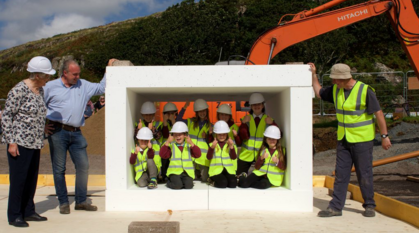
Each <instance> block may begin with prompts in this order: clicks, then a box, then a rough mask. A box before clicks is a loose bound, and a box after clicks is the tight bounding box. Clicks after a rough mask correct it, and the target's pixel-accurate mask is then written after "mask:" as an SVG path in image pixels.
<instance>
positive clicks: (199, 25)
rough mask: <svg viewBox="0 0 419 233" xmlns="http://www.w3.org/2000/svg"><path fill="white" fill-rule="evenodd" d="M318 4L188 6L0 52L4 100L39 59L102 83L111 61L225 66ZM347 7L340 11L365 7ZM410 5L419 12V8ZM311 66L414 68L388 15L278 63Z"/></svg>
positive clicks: (281, 1) (255, 0)
mask: <svg viewBox="0 0 419 233" xmlns="http://www.w3.org/2000/svg"><path fill="white" fill-rule="evenodd" d="M319 2H322V3H324V2H325V1H320V0H319V1H313V0H306V1H290V0H206V1H202V0H201V1H199V2H197V3H195V2H194V1H193V0H185V1H183V2H182V3H180V4H176V5H174V6H172V7H169V8H168V9H167V10H166V11H165V12H162V13H158V14H155V15H152V16H150V17H144V18H136V19H132V20H128V21H124V22H118V23H112V24H108V25H104V26H100V27H96V28H90V29H85V30H80V31H75V32H72V33H68V34H60V35H56V36H54V37H51V38H47V39H42V40H39V41H33V42H29V43H27V44H24V45H20V46H17V47H14V48H11V49H7V50H3V51H0V98H5V97H6V95H7V92H8V91H9V90H10V88H12V87H13V86H14V85H15V84H16V83H17V82H19V81H20V80H22V79H24V78H26V77H27V76H28V74H27V72H26V67H25V66H26V64H27V62H28V61H29V59H30V58H31V57H33V56H36V55H43V56H46V57H48V58H50V59H51V60H52V61H53V64H56V63H58V62H59V61H60V60H61V59H62V58H63V57H64V56H68V55H72V56H73V57H74V58H75V59H76V60H78V61H80V63H81V64H82V78H84V79H87V80H91V81H99V80H100V79H101V78H102V75H103V72H104V69H105V65H106V62H107V60H108V59H109V58H112V57H115V58H118V59H124V60H131V61H132V62H133V63H134V64H135V65H212V64H214V63H216V62H217V61H218V59H219V57H220V51H221V49H222V54H221V60H227V59H228V57H229V56H230V55H243V56H246V55H247V54H248V52H249V49H250V47H251V46H252V44H253V42H254V40H255V39H256V38H257V37H258V35H259V34H261V33H262V32H263V31H264V30H265V29H267V28H270V27H272V26H275V25H276V24H277V23H278V21H279V19H280V18H281V16H283V15H284V14H289V13H298V12H300V11H303V10H305V9H306V10H308V9H310V8H313V7H316V6H318V5H319ZM348 2H349V3H344V4H341V5H340V6H339V8H340V7H343V6H349V5H354V4H357V3H361V2H365V1H358V0H356V1H355V0H354V1H348ZM413 2H414V4H415V6H416V8H418V5H419V3H418V1H417V0H414V1H413ZM417 12H418V10H417ZM287 19H288V20H290V19H291V18H286V20H287ZM310 61H311V62H315V63H316V65H317V67H318V70H319V71H320V72H322V73H324V72H326V71H327V70H328V69H329V68H330V67H331V66H332V65H333V64H334V63H336V62H346V63H348V64H349V65H351V66H353V67H356V68H357V70H358V71H374V66H373V64H374V62H380V63H383V64H385V65H386V66H388V67H390V68H392V69H395V70H403V71H406V70H410V69H411V67H410V65H409V62H408V59H407V56H406V55H405V54H404V52H403V50H402V48H401V46H400V42H399V41H398V39H397V38H396V35H395V33H394V32H393V30H392V29H391V27H390V22H389V21H388V19H387V18H386V17H385V15H382V16H378V17H375V18H373V19H369V20H367V21H364V22H361V23H358V24H355V25H351V26H348V27H346V28H343V29H339V30H335V31H333V32H331V33H329V34H326V35H323V36H320V37H317V38H315V39H312V40H310V41H307V42H303V43H300V44H298V45H295V46H293V47H290V48H288V49H286V50H284V51H283V52H282V53H280V54H278V56H277V57H275V59H274V60H273V63H274V64H282V63H285V62H305V63H306V62H310Z"/></svg>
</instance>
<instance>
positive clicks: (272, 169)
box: [253, 148, 285, 186]
mask: <svg viewBox="0 0 419 233" xmlns="http://www.w3.org/2000/svg"><path fill="white" fill-rule="evenodd" d="M265 153H267V154H268V155H269V156H268V157H267V158H265V161H264V162H263V165H262V167H260V168H259V170H256V169H255V170H253V173H254V174H255V175H257V176H263V175H265V174H267V176H268V179H269V182H271V184H272V185H273V186H281V184H282V180H283V179H284V174H285V172H284V170H281V169H280V168H278V167H277V166H276V163H274V162H273V161H272V157H273V156H278V151H277V150H275V152H274V154H273V155H271V153H269V149H265ZM282 153H284V155H285V148H282Z"/></svg>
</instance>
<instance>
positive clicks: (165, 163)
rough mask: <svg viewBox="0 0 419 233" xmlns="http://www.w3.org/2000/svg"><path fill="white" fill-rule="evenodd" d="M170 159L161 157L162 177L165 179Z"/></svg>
mask: <svg viewBox="0 0 419 233" xmlns="http://www.w3.org/2000/svg"><path fill="white" fill-rule="evenodd" d="M169 164H170V159H161V177H162V179H163V180H165V178H166V177H167V176H166V173H167V169H168V168H169Z"/></svg>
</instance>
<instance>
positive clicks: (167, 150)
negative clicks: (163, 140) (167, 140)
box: [160, 145, 172, 159]
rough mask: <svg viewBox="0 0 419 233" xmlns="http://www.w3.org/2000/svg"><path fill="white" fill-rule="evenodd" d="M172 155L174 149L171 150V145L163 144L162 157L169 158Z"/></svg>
mask: <svg viewBox="0 0 419 233" xmlns="http://www.w3.org/2000/svg"><path fill="white" fill-rule="evenodd" d="M171 156H172V151H170V147H168V146H166V145H163V146H162V147H161V148H160V157H161V158H162V159H168V158H170V157H171Z"/></svg>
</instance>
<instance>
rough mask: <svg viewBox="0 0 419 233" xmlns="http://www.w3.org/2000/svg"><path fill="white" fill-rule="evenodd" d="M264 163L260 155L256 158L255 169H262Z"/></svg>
mask: <svg viewBox="0 0 419 233" xmlns="http://www.w3.org/2000/svg"><path fill="white" fill-rule="evenodd" d="M263 162H264V159H262V157H260V155H258V156H257V158H256V163H255V169H256V170H259V169H260V168H261V167H262V165H263Z"/></svg>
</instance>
